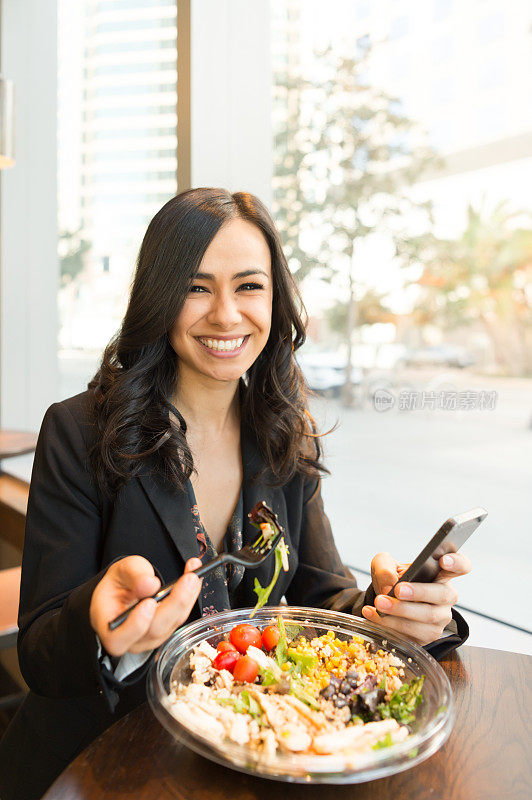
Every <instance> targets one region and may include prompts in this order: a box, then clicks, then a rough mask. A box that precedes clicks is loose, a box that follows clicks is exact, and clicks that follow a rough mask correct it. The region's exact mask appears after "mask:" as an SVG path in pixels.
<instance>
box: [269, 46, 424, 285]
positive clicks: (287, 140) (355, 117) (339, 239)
mask: <svg viewBox="0 0 532 800" xmlns="http://www.w3.org/2000/svg"><path fill="white" fill-rule="evenodd" d="M370 57H371V50H370V48H368V47H366V48H364V49H359V53H358V57H356V58H352V57H349V58H347V57H342V56H339V55H338V53H337V51H336V50H335V51H333V50H332V48H329V49H327V50H325V51H324V52H321V53H316V59H315V67H316V69H315V74H313V76H312V78H306V77H302V76H294V75H293V74H292V73H291V72H284V73H282V74H278V75H277V76H276V95H277V103H283V104H284V107H285V109H286V114H287V116H286V120H285V121H284V124H283V126H282V130H280V131H278V132H277V133H276V136H275V177H274V198H273V212H274V217H275V221H276V223H277V226H278V228H279V230H280V232H281V235H282V238H283V244H284V247H285V253H286V255H287V258H288V262H289V265H290V268H291V270H292V272H293V273H294V274H295V276H296V278H298V279H302V278H304V277H305V276H306V275H307V274H309V272H311V271H312V270H313V269H314V268H315V267H320V269H325V271H334V270H335V267H334V265H333V264H332V261H334V256H336V255H338V253H343V254H345V255H347V256H348V257H349V258H350V257H351V255H352V253H353V248H354V245H355V241H356V240H357V239H360V238H361V237H364V236H368V235H370V234H374V233H375V232H376V231H379V232H381V231H386V232H387V233H389V234H390V235H391V236H392V238H393V237H394V236H395V230H396V225H397V221H398V220H400V219H401V217H402V216H403V215H404V214H405V213H406V211H407V210H412V208H413V207H414V208H415V209H417V210H418V211H421V212H424V213H425V214H426V216H427V219H428V218H429V217H430V205H429V204H427V203H419V204H415V203H413V201H412V200H411V199H410V198H409V197H408V193H407V189H408V187H409V186H411V185H412V183H414V182H415V181H416V180H417V179H418V178H419V177H420V176H421V174H422V173H423V171H424V170H425V169H427V168H428V167H429V166H430V167H434V166H435V164H436V157H435V153H434V151H432V150H431V149H430V148H429V147H427V146H426V145H425V144H424V143H423V139H424V137H423V134H422V133H421V132H420V131H419V129H418V128H417V126H416V125H415V123H413V122H412V121H411V120H410V119H409V118H408V117H406V116H405V115H404V114H403V113H402V112H401V106H400V103H399V101H398V100H397V99H396V98H393V97H389V96H388V95H386V94H385V93H384V92H382V91H380V90H379V89H377V88H375V87H372V86H370V85H369V84H368V83H367V80H366V74H367V69H368V63H369V59H370ZM316 231H318V232H319V234H320V235H319V237H318V238H319V243H318V244H317V245H316V246H315V247H313V246H312V245H308V244H306V245H305V244H304V240H305V238H308V237H305V234H308V233H309V232H316ZM331 237H332V241H333V246H331Z"/></svg>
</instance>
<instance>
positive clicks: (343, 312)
mask: <svg viewBox="0 0 532 800" xmlns="http://www.w3.org/2000/svg"><path fill="white" fill-rule="evenodd" d="M348 310H349V309H348V302H347V301H344V302H342V301H339V302H338V303H335V304H334V306H332V307H331V308H328V309H327V311H326V312H325V319H326V320H327V324H328V326H329V328H330V330H331V331H333V332H334V333H338V334H340V335H344V334H345V330H346V326H347V315H348ZM395 319H396V317H395V314H393V313H392V312H391V311H390V309H389V308H388V306H387V305H386V303H385V302H384V295H383V294H381V293H380V292H376V291H375V290H374V289H368V290H367V291H366V293H365V294H364V296H363V297H362V298H361V299H360V300H358V301H357V324H358V325H374V324H375V323H376V322H394V321H395Z"/></svg>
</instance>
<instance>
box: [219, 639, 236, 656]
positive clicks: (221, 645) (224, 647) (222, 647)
mask: <svg viewBox="0 0 532 800" xmlns="http://www.w3.org/2000/svg"><path fill="white" fill-rule="evenodd" d="M216 649H217V650H218V652H219V653H225V651H226V650H236V647H235V646H234V644H231V642H226V641H225V640H224V641H223V642H218V647H217V648H216Z"/></svg>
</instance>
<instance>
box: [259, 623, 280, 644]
mask: <svg viewBox="0 0 532 800" xmlns="http://www.w3.org/2000/svg"><path fill="white" fill-rule="evenodd" d="M278 641H279V629H278V628H277V627H276V626H275V625H268V627H267V628H264V630H263V631H262V646H263V647H264V649H265V650H273V648H274V647H277V642H278Z"/></svg>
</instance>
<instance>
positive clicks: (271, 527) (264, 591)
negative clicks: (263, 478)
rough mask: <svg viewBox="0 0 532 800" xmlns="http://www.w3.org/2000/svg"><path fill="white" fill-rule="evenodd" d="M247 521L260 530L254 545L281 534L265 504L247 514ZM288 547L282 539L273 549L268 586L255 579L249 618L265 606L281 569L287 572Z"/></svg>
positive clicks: (274, 515)
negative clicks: (273, 560)
mask: <svg viewBox="0 0 532 800" xmlns="http://www.w3.org/2000/svg"><path fill="white" fill-rule="evenodd" d="M248 517H249V520H250V522H251V524H252V525H253V526H254V527H255V528H257V530H260V536H259V538H258V539H257V540H256V542H255V543H254V544H257V542H259V541H260V539H265V540H266V541H267V540H268V539H274V538H275V536H277V534H278V533H283V529H282V527H281V526H280V525H279V521H278V519H277V514H275V512H273V511H272V510H271V508H269V507H268V506H267V505H266V503H264V502H260V503H257V505H256V506H255V507H254V508H253V509H252V510H251V511H250V512H249V514H248ZM288 553H289V551H288V547H287V546H286V542H285V540H284V538H282V539H281V540H280V542H279V544H278V545H277V547H276V548H275V568H274V571H273V577H272V579H271V581H270V583H269V584H268V586H264V587H263V586H261V584H260V581H259V580H258V578H255V584H254V588H253V591H254V592H255V594H256V595H257V603H256V605H255V608H254V609H253V611H252V612H251V614H250V615H249V616H250V618H251V617H253V616H254V615H255V613H256V612H257V611H258V610H259V608H262V607H263V606H265V605H266V603H267V602H268V599H269V597H270V594H271V593H272V589H273V587H274V586H275V584H276V583H277V578H278V577H279V574H280V572H281V569H284V570H285V572H288Z"/></svg>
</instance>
